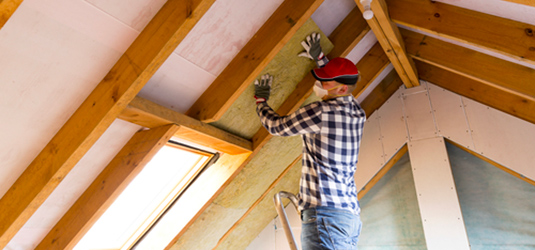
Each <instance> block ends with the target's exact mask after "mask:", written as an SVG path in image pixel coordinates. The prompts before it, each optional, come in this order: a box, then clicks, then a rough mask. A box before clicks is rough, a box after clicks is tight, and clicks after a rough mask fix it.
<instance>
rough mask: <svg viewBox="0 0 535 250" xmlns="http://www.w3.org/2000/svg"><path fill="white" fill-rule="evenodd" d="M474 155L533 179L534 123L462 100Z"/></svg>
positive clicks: (534, 168)
mask: <svg viewBox="0 0 535 250" xmlns="http://www.w3.org/2000/svg"><path fill="white" fill-rule="evenodd" d="M463 102H464V104H465V105H466V107H465V109H466V113H467V115H468V121H469V123H470V127H471V129H472V137H473V140H474V145H475V152H477V153H479V154H481V155H483V156H484V157H486V158H489V159H491V160H493V161H495V162H497V163H499V164H501V165H503V166H505V167H507V168H510V169H512V170H513V171H515V172H517V173H520V174H522V175H524V176H526V177H528V178H530V179H531V180H535V167H534V166H535V163H534V162H533V159H534V157H533V152H535V124H533V123H529V122H526V121H524V120H521V119H519V118H516V117H513V116H511V115H509V114H506V113H503V112H501V111H498V110H496V109H493V108H490V107H488V106H486V105H483V104H480V103H478V102H475V101H473V100H470V99H468V98H463Z"/></svg>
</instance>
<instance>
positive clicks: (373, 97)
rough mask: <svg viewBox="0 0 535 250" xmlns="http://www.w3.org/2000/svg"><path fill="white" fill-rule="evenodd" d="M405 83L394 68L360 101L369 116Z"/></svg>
mask: <svg viewBox="0 0 535 250" xmlns="http://www.w3.org/2000/svg"><path fill="white" fill-rule="evenodd" d="M401 85H403V83H402V82H401V79H400V78H399V76H398V75H397V72H396V71H395V70H392V71H391V72H390V73H389V74H388V75H386V76H385V78H384V79H383V80H382V81H381V82H380V83H379V84H378V85H377V86H376V87H375V88H374V89H373V90H372V92H370V94H369V95H368V96H367V97H366V99H364V101H362V102H361V103H360V106H361V107H362V108H363V109H364V112H365V113H366V116H367V117H370V116H371V115H372V114H373V112H375V111H376V110H378V109H379V108H380V107H381V106H383V104H384V103H385V102H386V101H387V100H388V99H389V98H390V97H391V96H392V95H393V94H394V93H395V92H396V91H397V90H398V89H399V87H400V86H401Z"/></svg>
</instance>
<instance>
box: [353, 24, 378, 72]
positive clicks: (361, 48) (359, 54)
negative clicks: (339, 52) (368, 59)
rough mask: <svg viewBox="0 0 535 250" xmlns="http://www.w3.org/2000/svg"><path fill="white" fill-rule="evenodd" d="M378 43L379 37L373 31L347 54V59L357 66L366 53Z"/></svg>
mask: <svg viewBox="0 0 535 250" xmlns="http://www.w3.org/2000/svg"><path fill="white" fill-rule="evenodd" d="M375 43H377V37H375V34H373V32H372V31H369V32H368V33H366V35H365V36H364V37H363V38H362V40H360V41H359V43H357V45H356V46H355V47H354V48H353V49H352V50H351V51H350V52H349V53H348V54H347V56H346V58H347V59H349V60H351V61H352V62H354V63H355V64H357V63H358V62H359V61H360V59H362V58H363V57H364V56H365V55H366V53H368V51H369V50H370V49H371V48H372V47H373V45H375Z"/></svg>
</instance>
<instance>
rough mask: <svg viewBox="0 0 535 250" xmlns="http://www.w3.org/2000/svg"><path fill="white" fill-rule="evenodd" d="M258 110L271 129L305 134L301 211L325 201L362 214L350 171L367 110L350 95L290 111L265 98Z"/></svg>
mask: <svg viewBox="0 0 535 250" xmlns="http://www.w3.org/2000/svg"><path fill="white" fill-rule="evenodd" d="M256 112H257V113H258V116H259V117H260V121H261V123H262V125H263V126H264V127H265V128H266V129H267V130H268V131H269V133H271V134H273V135H279V136H293V135H302V137H303V159H302V161H303V168H302V174H301V182H300V191H299V210H301V211H302V210H304V209H307V208H310V207H317V206H325V207H333V208H339V209H346V210H349V211H351V212H353V213H355V214H359V213H360V207H359V204H358V199H357V189H356V186H355V179H354V174H355V170H356V168H357V160H358V158H357V156H358V153H359V146H360V141H361V137H362V128H363V126H364V122H365V121H366V114H365V113H364V110H363V109H362V108H361V107H360V105H359V104H358V102H357V100H356V99H355V98H354V97H353V96H351V95H350V96H342V97H337V98H334V99H331V100H327V101H319V102H314V103H311V104H309V105H306V106H304V107H302V108H300V109H298V110H297V111H296V112H294V113H293V114H291V115H288V116H279V115H278V114H277V113H276V112H275V111H273V109H271V107H269V105H268V104H267V103H266V102H262V103H259V104H258V106H257V108H256Z"/></svg>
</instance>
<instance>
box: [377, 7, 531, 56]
mask: <svg viewBox="0 0 535 250" xmlns="http://www.w3.org/2000/svg"><path fill="white" fill-rule="evenodd" d="M386 1H387V3H388V7H389V9H390V16H391V18H392V20H393V21H394V22H396V23H398V24H400V25H403V26H406V27H409V28H413V29H416V30H420V31H423V32H426V33H430V34H434V35H438V36H441V37H445V38H449V39H452V40H455V41H458V42H462V43H467V44H470V45H473V46H476V47H479V48H483V49H485V50H490V51H494V52H497V53H500V54H503V55H506V56H508V57H511V58H514V59H516V60H520V61H524V62H527V63H530V64H533V65H535V35H534V33H535V26H533V25H530V24H525V23H521V22H517V21H513V20H509V19H505V18H501V17H497V16H493V15H488V14H484V13H481V12H477V11H472V10H468V9H463V8H459V7H456V6H453V5H448V4H444V3H440V2H436V1H428V0H386ZM415 6H418V7H417V8H415Z"/></svg>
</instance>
